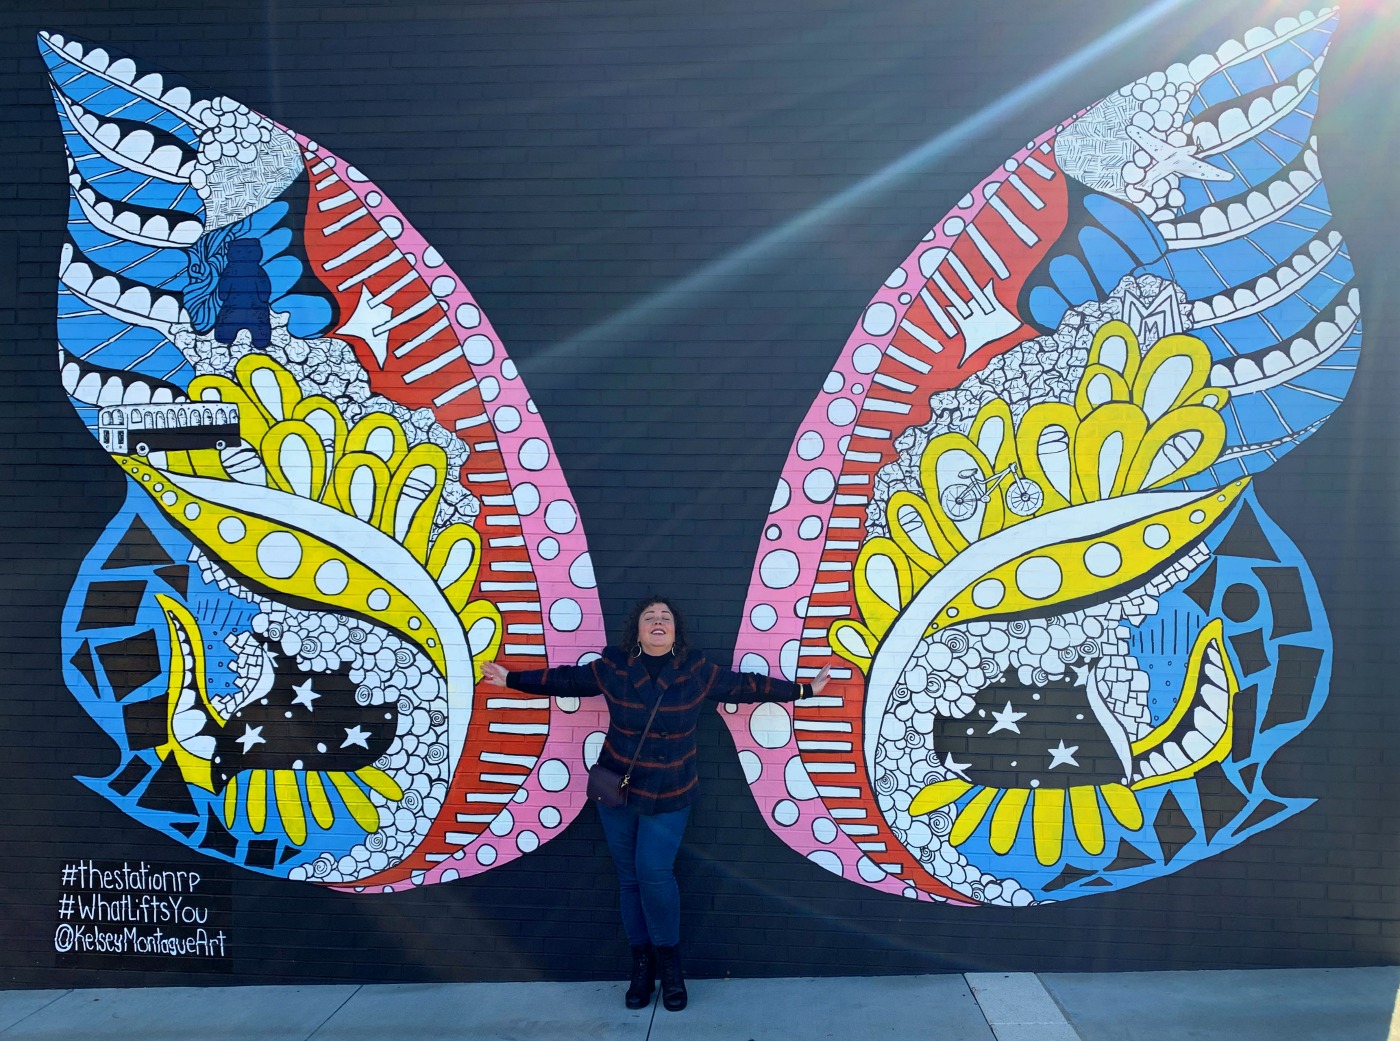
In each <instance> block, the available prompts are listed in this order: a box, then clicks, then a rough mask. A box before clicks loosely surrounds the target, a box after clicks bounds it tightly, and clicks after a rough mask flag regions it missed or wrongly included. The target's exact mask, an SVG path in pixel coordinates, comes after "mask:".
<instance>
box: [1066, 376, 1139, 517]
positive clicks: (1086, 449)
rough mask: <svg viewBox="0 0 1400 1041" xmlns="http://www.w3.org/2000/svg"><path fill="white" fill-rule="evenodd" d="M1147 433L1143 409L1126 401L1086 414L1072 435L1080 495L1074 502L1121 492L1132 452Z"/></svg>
mask: <svg viewBox="0 0 1400 1041" xmlns="http://www.w3.org/2000/svg"><path fill="white" fill-rule="evenodd" d="M1146 432H1147V417H1146V416H1144V415H1143V414H1142V409H1140V408H1138V407H1137V406H1136V405H1133V404H1129V403H1127V402H1121V401H1115V402H1112V403H1110V404H1107V405H1102V406H1100V407H1099V408H1096V409H1094V411H1093V412H1090V413H1089V414H1088V415H1087V416H1085V417H1084V419H1083V420H1081V421H1080V424H1079V429H1078V430H1077V431H1075V435H1074V470H1075V476H1076V478H1077V481H1078V485H1079V494H1080V498H1079V499H1077V500H1076V502H1094V501H1096V500H1099V499H1111V498H1113V497H1114V496H1118V495H1122V494H1123V492H1124V484H1125V482H1126V481H1127V480H1128V473H1129V468H1130V466H1131V464H1132V462H1133V459H1134V453H1136V451H1137V446H1138V444H1139V443H1140V442H1141V441H1142V438H1143V435H1144V434H1145V433H1146ZM1131 490H1133V491H1136V490H1137V489H1136V488H1133V489H1131Z"/></svg>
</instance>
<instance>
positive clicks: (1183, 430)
mask: <svg viewBox="0 0 1400 1041" xmlns="http://www.w3.org/2000/svg"><path fill="white" fill-rule="evenodd" d="M1336 21H1337V16H1336V12H1335V11H1333V10H1323V11H1320V12H1316V13H1314V12H1307V13H1304V14H1302V15H1301V16H1299V17H1296V18H1294V17H1288V18H1283V19H1281V20H1279V21H1278V22H1277V23H1276V24H1275V25H1273V26H1270V27H1260V28H1255V29H1252V30H1250V31H1249V32H1247V33H1245V34H1244V35H1243V36H1242V37H1241V38H1240V39H1238V40H1230V41H1228V42H1226V43H1225V44H1223V45H1222V46H1221V47H1220V48H1219V49H1218V50H1217V51H1216V52H1215V53H1214V54H1207V55H1202V56H1200V57H1198V58H1196V59H1195V60H1193V61H1191V62H1190V63H1189V64H1174V65H1172V66H1170V67H1169V68H1166V69H1164V70H1161V71H1154V72H1151V73H1150V74H1148V75H1145V76H1143V77H1142V78H1140V79H1138V80H1136V81H1135V82H1133V83H1130V84H1128V85H1127V86H1126V87H1124V88H1122V89H1121V90H1120V91H1118V92H1117V93H1115V94H1113V95H1111V96H1110V97H1107V98H1105V99H1104V100H1102V101H1100V102H1099V103H1098V104H1096V105H1093V106H1091V107H1090V108H1088V109H1087V110H1085V111H1084V112H1082V113H1080V114H1079V115H1077V116H1075V117H1074V118H1072V119H1069V120H1066V121H1065V122H1064V123H1062V124H1060V125H1059V126H1057V127H1055V128H1054V129H1052V130H1050V131H1048V132H1047V133H1045V134H1042V135H1041V136H1039V137H1037V138H1036V139H1035V140H1034V141H1032V142H1030V143H1029V144H1028V145H1027V146H1026V147H1025V148H1022V149H1020V150H1019V151H1018V152H1016V153H1015V154H1014V155H1013V156H1012V157H1011V158H1010V159H1008V160H1007V161H1006V162H1005V163H1004V164H1003V165H1002V166H1001V167H1000V168H999V169H997V170H996V171H994V172H993V173H992V174H990V175H989V176H988V177H986V178H985V179H984V180H983V181H982V182H981V183H979V184H977V185H976V186H975V187H974V188H973V189H972V190H971V191H970V192H969V193H968V194H967V195H966V196H964V197H963V198H962V200H961V201H960V202H959V203H958V205H957V206H956V207H955V208H954V209H953V211H952V212H950V213H949V214H948V215H947V216H945V217H944V218H943V219H942V220H941V221H940V222H939V223H938V224H937V225H936V226H935V227H934V228H933V230H931V231H930V232H929V233H928V235H926V236H925V237H924V239H923V241H922V242H920V243H919V245H918V246H917V247H916V248H915V249H914V251H913V252H912V253H911V254H910V255H909V256H908V257H907V258H906V259H905V260H904V261H903V262H902V263H901V264H900V265H899V266H898V267H896V268H895V269H894V271H893V273H892V274H891V275H890V276H889V278H887V279H886V280H885V283H884V285H883V286H881V287H880V289H879V291H878V292H877V293H876V294H875V297H874V298H873V299H872V300H871V302H870V304H869V305H868V306H867V307H866V309H865V311H864V313H863V315H862V316H861V320H860V323H859V325H858V326H857V328H856V329H855V331H854V332H853V333H852V334H851V336H850V338H849V339H848V340H847V342H846V345H845V348H844V349H843V350H842V352H841V355H840V357H839V359H838V360H837V361H836V363H835V365H834V366H833V367H832V369H831V372H830V374H829V376H828V377H827V379H826V382H825V385H824V386H823V389H822V393H821V395H820V396H819V397H818V399H817V401H816V402H815V403H814V404H813V405H812V407H811V409H810V411H809V412H808V414H807V417H806V419H805V420H804V422H803V424H802V426H801V428H800V430H799V432H798V434H797V436H796V438H795V439H794V442H793V447H792V450H791V454H790V455H789V457H788V461H787V465H786V467H785V469H784V472H783V475H782V477H781V479H780V480H779V482H778V486H777V491H776V493H775V496H774V499H773V503H772V507H771V511H770V516H769V519H768V523H767V526H766V530H765V531H764V534H763V539H762V544H761V547H760V549H759V553H758V559H757V562H756V566H755V568H754V572H753V577H752V580H751V584H750V589H749V595H748V600H747V604H746V608H745V613H744V618H743V622H742V628H741V631H740V635H739V641H738V646H737V654H736V659H738V660H741V661H742V662H743V663H744V665H745V667H748V668H752V669H756V670H760V671H766V670H767V669H769V668H776V669H781V670H782V671H783V672H784V674H786V675H789V676H797V677H800V678H806V677H809V676H810V675H812V674H814V673H815V671H816V669H817V668H818V667H819V666H820V665H821V663H822V662H824V661H826V660H827V659H828V658H830V657H831V656H832V655H833V654H835V655H836V656H838V658H839V659H841V660H842V662H843V665H844V666H845V667H844V669H842V670H840V671H839V672H838V673H837V676H838V680H837V682H833V683H832V684H831V686H830V687H829V688H828V689H827V691H826V692H825V693H826V696H825V697H822V698H818V699H814V700H812V701H809V702H804V703H802V705H801V706H799V707H796V708H795V710H794V711H791V712H790V711H789V710H788V709H787V708H786V707H784V706H772V705H764V706H758V707H757V708H752V709H750V708H748V707H747V706H740V707H738V708H737V709H736V711H734V712H730V713H725V714H724V719H725V721H726V722H727V723H728V725H729V727H730V729H731V730H732V732H733V735H734V739H735V741H736V743H737V744H738V747H739V749H740V756H741V757H742V758H743V760H744V768H745V773H746V776H747V778H748V780H749V783H750V786H751V788H752V790H753V793H754V796H755V798H756V799H757V801H758V804H759V806H760V808H761V809H762V811H763V815H764V818H765V820H766V822H767V823H768V825H769V827H770V828H771V829H772V830H773V831H774V833H775V834H777V835H778V836H779V837H780V838H781V839H782V840H783V841H784V842H786V843H787V844H788V845H789V846H791V847H792V848H793V849H795V850H797V851H798V852H800V853H802V854H804V855H806V856H808V857H810V858H811V859H812V860H813V861H815V862H816V863H818V864H820V865H822V866H823V867H825V868H827V869H829V870H830V871H832V872H834V873H836V874H838V875H841V876H842V877H844V878H847V879H850V880H851V881H853V882H856V883H859V884H863V885H866V886H870V887H873V888H875V889H878V890H882V891H885V892H890V893H899V894H902V895H904V896H907V897H913V898H916V899H933V900H940V901H947V902H950V903H966V904H971V903H991V904H1004V905H1017V906H1020V905H1025V904H1030V903H1033V902H1038V901H1043V900H1054V899H1066V898H1070V897H1074V896H1080V895H1085V894H1092V893H1095V892H1104V891H1108V890H1112V889H1115V888H1119V887H1122V886H1124V885H1128V884H1131V883H1134V882H1139V881H1142V880H1144V879H1148V878H1153V877H1157V876H1160V875H1162V874H1165V873H1167V872H1170V871H1174V870H1177V869H1179V868H1181V867H1183V866H1185V865H1188V864H1191V863H1194V862H1196V861H1197V860H1199V859H1201V858H1202V857H1206V856H1209V855H1211V854H1213V853H1216V852H1218V851H1220V850H1223V849H1226V848H1229V847H1231V846H1233V845H1235V844H1237V843H1239V842H1240V841H1242V840H1244V839H1247V838H1248V837H1249V836H1250V835H1252V834H1255V833H1257V832H1259V831H1261V830H1263V829H1265V828H1268V827H1271V826H1272V825H1274V824H1276V823H1277V822H1278V821H1280V820H1282V819H1284V818H1286V817H1288V816H1290V815H1292V814H1294V813H1296V812H1297V811H1298V810H1300V809H1302V808H1303V807H1305V806H1306V805H1307V804H1308V801H1309V800H1306V799H1301V800H1300V799H1286V798H1280V797H1276V796H1274V795H1272V794H1271V793H1270V792H1269V791H1268V790H1267V788H1266V786H1265V784H1264V781H1263V778H1262V776H1261V769H1262V767H1263V765H1264V764H1265V763H1266V762H1267V761H1268V759H1269V757H1270V756H1271V755H1273V754H1274V752H1275V751H1277V750H1278V748H1279V747H1280V746H1281V745H1283V744H1284V743H1285V742H1287V741H1288V740H1289V739H1291V738H1293V737H1295V736H1296V735H1297V734H1298V733H1299V732H1300V731H1301V730H1302V729H1303V728H1304V727H1306V726H1307V725H1308V723H1309V722H1310V721H1311V720H1312V718H1313V717H1314V716H1315V715H1316V713H1317V712H1318V710H1319V708H1320V707H1321V704H1322V700H1323V698H1324V697H1325V695H1326V690H1327V682H1328V674H1329V669H1330V664H1331V650H1332V644H1331V637H1330V633H1329V631H1328V629H1327V624H1326V619H1325V616H1324V613H1323V609H1322V605H1321V603H1320V601H1319V598H1318V593H1317V589H1316V586H1315V584H1314V582H1313V580H1312V578H1311V576H1310V574H1309V571H1308V568H1307V565H1306V563H1305V562H1304V561H1303V559H1302V557H1301V556H1300V555H1299V553H1298V551H1297V550H1296V549H1295V548H1294V547H1293V545H1292V544H1291V543H1290V542H1289V541H1288V539H1287V537H1286V536H1285V535H1284V534H1283V532H1282V531H1281V530H1280V529H1279V528H1278V527H1277V526H1276V525H1275V524H1274V523H1273V522H1272V521H1270V519H1269V518H1268V517H1267V516H1266V515H1265V513H1264V511H1263V510H1262V509H1261V508H1260V506H1259V503H1258V502H1257V500H1256V499H1255V498H1254V495H1253V492H1252V490H1251V482H1252V480H1253V475H1255V474H1258V473H1260V472H1261V471H1263V470H1265V469H1267V468H1268V467H1269V466H1270V465H1272V463H1273V462H1274V461H1275V460H1276V459H1278V458H1279V457H1280V456H1282V455H1283V454H1285V453H1286V452H1288V451H1290V450H1292V449H1293V448H1294V447H1295V446H1296V445H1297V444H1298V443H1299V442H1300V441H1302V440H1303V439H1304V438H1306V437H1307V436H1308V435H1309V434H1311V433H1313V432H1314V431H1315V430H1317V429H1318V427H1319V426H1320V425H1321V424H1322V423H1323V422H1324V421H1325V420H1326V418H1327V416H1328V415H1329V414H1330V413H1331V411H1332V410H1333V409H1334V408H1335V407H1336V406H1337V404H1338V403H1339V402H1340V401H1341V400H1342V398H1343V396H1344V395H1345V393H1346V391H1347V388H1348V386H1349V385H1350V382H1351V378H1352V373H1353V371H1354V369H1355V366H1356V360H1357V355H1358V351H1359V347H1360V342H1361V321H1360V304H1359V300H1358V294H1357V290H1356V289H1355V288H1354V287H1353V286H1352V284H1351V282H1352V275H1353V273H1352V268H1351V263H1350V261H1349V259H1348V256H1347V251H1346V247H1345V245H1344V243H1343V241H1342V238H1341V236H1340V234H1339V233H1338V232H1337V231H1336V230H1335V229H1334V228H1333V227H1332V226H1331V212H1330V210H1329V207H1328V202H1327V195H1326V191H1325V189H1324V187H1323V184H1322V178H1321V173H1320V170H1319V166H1318V159H1317V151H1316V149H1317V143H1316V139H1315V138H1313V137H1312V136H1311V135H1312V122H1313V117H1314V113H1315V111H1316V105H1317V96H1318V73H1319V71H1320V69H1321V67H1322V64H1323V60H1324V57H1325V54H1326V51H1327V45H1328V41H1329V39H1330V36H1331V34H1332V32H1333V29H1334V27H1335V25H1336Z"/></svg>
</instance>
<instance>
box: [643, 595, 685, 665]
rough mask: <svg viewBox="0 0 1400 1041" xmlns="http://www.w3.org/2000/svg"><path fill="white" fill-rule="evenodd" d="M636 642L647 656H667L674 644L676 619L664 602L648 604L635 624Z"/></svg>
mask: <svg viewBox="0 0 1400 1041" xmlns="http://www.w3.org/2000/svg"><path fill="white" fill-rule="evenodd" d="M637 642H638V643H640V644H641V645H642V650H643V651H645V652H646V653H647V654H669V653H670V651H671V648H672V647H674V646H675V644H676V619H675V616H674V615H673V614H672V613H671V608H670V605H668V604H667V603H666V602H665V601H664V600H658V601H657V602H656V603H654V604H648V605H647V606H646V607H645V608H644V609H643V611H642V617H641V618H640V620H639V621H638V622H637Z"/></svg>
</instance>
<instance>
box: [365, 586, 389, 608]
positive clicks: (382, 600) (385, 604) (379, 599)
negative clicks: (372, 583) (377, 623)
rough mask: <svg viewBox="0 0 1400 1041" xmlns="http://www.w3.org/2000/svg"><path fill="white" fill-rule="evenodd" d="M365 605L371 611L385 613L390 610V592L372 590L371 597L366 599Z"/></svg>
mask: <svg viewBox="0 0 1400 1041" xmlns="http://www.w3.org/2000/svg"><path fill="white" fill-rule="evenodd" d="M365 603H366V604H367V605H368V606H369V609H370V610H371V611H385V610H388V608H389V591H388V590H387V589H373V590H370V594H369V596H367V597H365Z"/></svg>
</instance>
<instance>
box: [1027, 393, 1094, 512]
mask: <svg viewBox="0 0 1400 1041" xmlns="http://www.w3.org/2000/svg"><path fill="white" fill-rule="evenodd" d="M1078 429H1079V413H1077V412H1075V410H1074V406H1073V405H1066V404H1064V403H1062V402H1058V401H1046V402H1042V403H1041V404H1039V405H1032V406H1031V407H1030V408H1029V409H1027V410H1026V414H1025V415H1024V416H1022V417H1021V423H1020V425H1019V426H1017V427H1016V455H1017V457H1018V458H1019V459H1020V460H1021V473H1023V474H1024V475H1025V476H1026V477H1028V478H1030V479H1031V480H1032V481H1035V483H1036V484H1038V485H1040V488H1041V491H1042V492H1044V494H1045V502H1044V504H1043V505H1042V506H1041V507H1040V510H1039V511H1038V513H1039V514H1044V513H1048V512H1050V511H1051V510H1059V509H1063V508H1064V507H1066V506H1068V505H1069V504H1070V503H1071V502H1072V501H1073V502H1078V501H1080V500H1079V494H1080V493H1079V483H1078V478H1077V476H1076V474H1075V471H1074V456H1073V454H1072V452H1071V451H1070V446H1071V445H1072V444H1073V442H1074V435H1075V432H1076V431H1077V430H1078Z"/></svg>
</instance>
